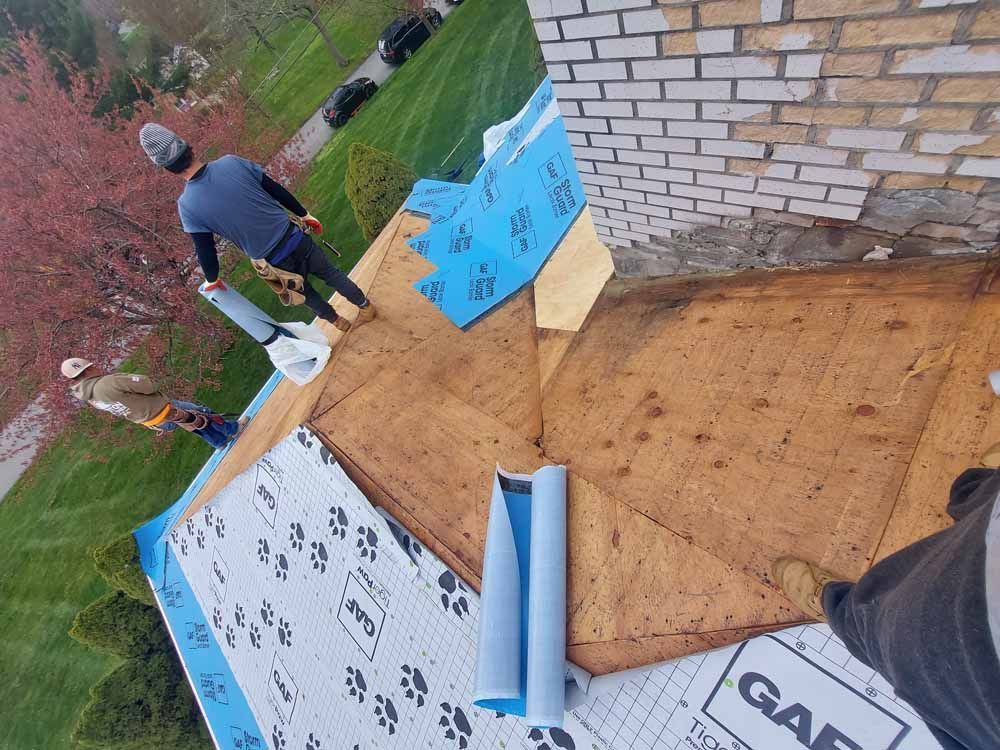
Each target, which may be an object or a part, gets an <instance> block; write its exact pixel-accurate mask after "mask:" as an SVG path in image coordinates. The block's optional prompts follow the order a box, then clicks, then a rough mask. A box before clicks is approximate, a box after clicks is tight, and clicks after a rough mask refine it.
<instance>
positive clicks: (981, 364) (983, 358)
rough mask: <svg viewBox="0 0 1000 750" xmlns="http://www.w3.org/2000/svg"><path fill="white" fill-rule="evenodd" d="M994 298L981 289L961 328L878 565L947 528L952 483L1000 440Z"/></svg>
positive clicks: (997, 296)
mask: <svg viewBox="0 0 1000 750" xmlns="http://www.w3.org/2000/svg"><path fill="white" fill-rule="evenodd" d="M991 278H992V276H991V275H987V277H986V279H987V280H989V279H991ZM998 292H1000V289H994V290H990V289H984V290H983V291H982V292H981V293H980V294H979V295H978V296H977V297H976V301H975V302H974V303H973V305H972V308H971V310H970V312H969V316H968V318H967V319H966V320H965V322H964V325H963V328H962V334H961V336H960V337H959V339H958V341H957V344H956V345H955V352H954V355H953V357H952V361H951V368H950V369H949V371H948V374H947V377H945V379H944V382H943V383H942V384H941V388H940V390H939V391H938V394H937V400H936V401H935V403H934V408H933V409H932V410H931V412H930V416H929V418H928V419H927V425H926V427H925V428H924V431H923V434H922V435H921V437H920V443H919V444H918V445H917V449H916V452H915V453H914V454H913V460H912V461H911V463H910V468H909V471H908V472H907V474H906V480H905V481H904V482H903V487H902V489H901V490H900V493H899V499H898V501H897V503H896V507H895V509H894V511H893V514H892V519H891V520H890V521H889V525H888V527H887V528H886V530H885V536H884V537H883V539H882V540H881V544H880V545H879V547H878V554H877V556H876V557H877V559H882V558H884V557H886V556H887V555H890V554H892V553H893V552H896V551H897V550H899V549H902V548H903V547H905V546H907V545H908V544H912V543H913V542H915V541H917V540H918V539H922V538H923V537H925V536H928V535H930V534H933V533H934V532H936V531H940V530H941V529H943V528H945V527H947V526H950V525H951V523H952V520H951V518H950V517H949V516H948V514H947V513H946V512H945V507H946V506H947V505H948V494H949V491H950V489H951V484H952V482H953V481H954V480H955V479H956V478H957V477H958V475H959V474H961V473H962V471H964V470H965V469H967V468H970V467H974V466H977V465H978V463H979V458H980V456H981V455H982V454H983V453H984V452H986V451H987V449H989V447H990V446H991V445H992V444H994V443H995V442H996V441H998V440H1000V399H998V398H997V396H996V394H995V393H993V390H992V388H990V384H989V382H988V381H987V379H986V376H987V373H988V372H989V371H990V370H995V369H996V368H997V366H998V363H1000V293H998Z"/></svg>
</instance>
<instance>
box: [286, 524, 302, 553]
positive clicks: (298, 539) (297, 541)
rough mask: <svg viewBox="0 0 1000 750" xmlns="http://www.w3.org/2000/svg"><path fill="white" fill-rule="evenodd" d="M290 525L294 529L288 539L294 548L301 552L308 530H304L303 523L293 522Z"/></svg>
mask: <svg viewBox="0 0 1000 750" xmlns="http://www.w3.org/2000/svg"><path fill="white" fill-rule="evenodd" d="M288 527H289V528H290V529H291V530H292V531H291V533H290V534H289V535H288V541H289V542H290V543H291V545H292V549H293V550H295V551H296V552H301V551H302V543H303V542H304V541H305V538H306V532H304V531H303V530H302V524H300V523H295V522H293V523H290V524H289V525H288Z"/></svg>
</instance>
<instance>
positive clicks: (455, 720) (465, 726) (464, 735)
mask: <svg viewBox="0 0 1000 750" xmlns="http://www.w3.org/2000/svg"><path fill="white" fill-rule="evenodd" d="M441 710H442V711H444V713H442V714H441V719H440V720H439V721H438V724H440V725H441V726H442V727H444V729H445V732H444V736H445V739H449V740H457V744H458V747H459V750H465V748H467V747H468V746H469V737H471V736H472V725H471V724H470V723H469V717H468V716H466V715H465V711H463V710H462V709H461V708H459V707H458V706H455V707H454V708H452V706H451V704H450V703H442V704H441Z"/></svg>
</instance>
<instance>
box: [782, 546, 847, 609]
mask: <svg viewBox="0 0 1000 750" xmlns="http://www.w3.org/2000/svg"><path fill="white" fill-rule="evenodd" d="M771 574H772V575H773V576H774V581H775V583H777V584H778V586H779V587H780V588H781V590H782V592H784V594H785V596H787V597H788V598H789V599H791V600H792V601H793V602H794V603H795V604H796V605H798V607H799V609H801V610H802V611H803V612H805V613H806V614H807V615H809V616H810V617H813V618H815V619H817V620H819V621H820V622H826V613H825V612H823V587H824V586H826V584H828V583H831V582H833V581H838V580H841V579H839V578H837V577H836V576H834V575H833V573H830V572H829V571H826V570H823V569H822V568H819V567H817V566H815V565H813V564H812V563H807V562H806V561H805V560H799V559H796V558H794V557H782V558H781V559H780V560H778V561H777V562H775V563H774V565H773V566H772V568H771Z"/></svg>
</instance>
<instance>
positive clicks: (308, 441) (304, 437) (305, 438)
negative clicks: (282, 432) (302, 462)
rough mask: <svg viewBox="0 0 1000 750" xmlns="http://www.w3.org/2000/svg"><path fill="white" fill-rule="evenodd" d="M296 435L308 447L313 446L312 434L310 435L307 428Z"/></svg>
mask: <svg viewBox="0 0 1000 750" xmlns="http://www.w3.org/2000/svg"><path fill="white" fill-rule="evenodd" d="M295 437H297V438H298V439H299V442H300V443H302V445H304V446H305V447H306V448H312V447H313V441H312V435H310V434H309V433H308V432H306V431H305V430H303V431H302V432H299V433H298V434H297V435H296V436H295Z"/></svg>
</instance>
